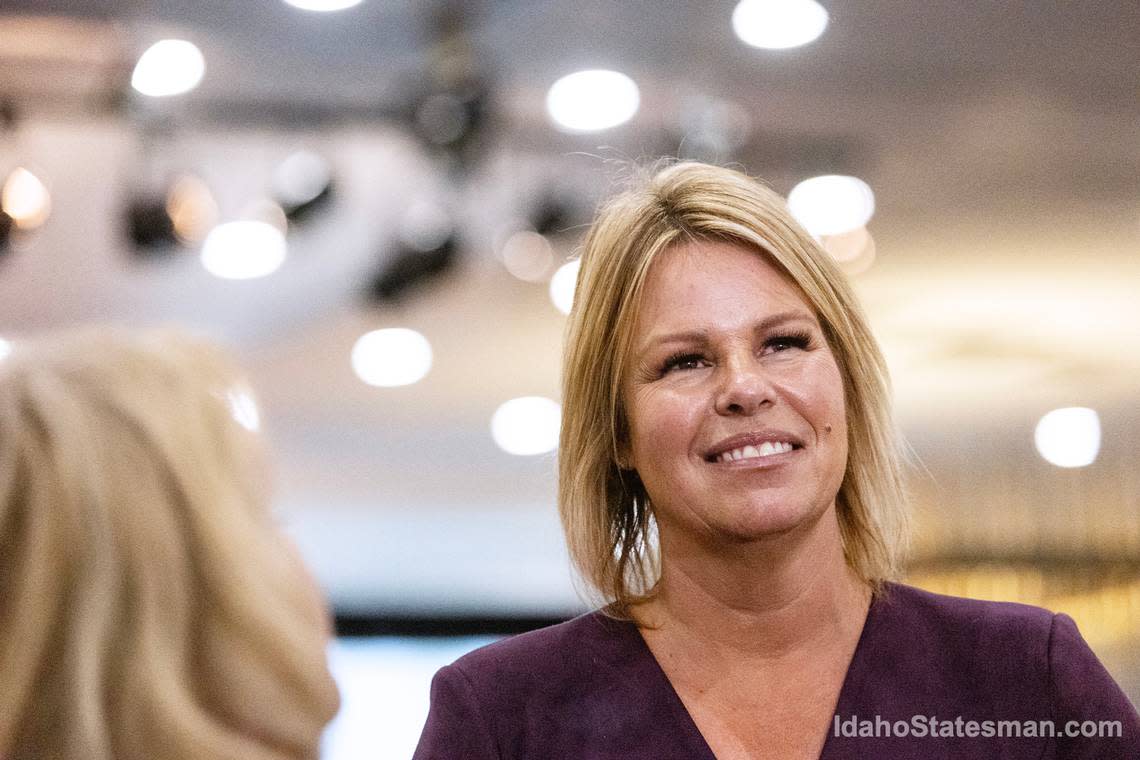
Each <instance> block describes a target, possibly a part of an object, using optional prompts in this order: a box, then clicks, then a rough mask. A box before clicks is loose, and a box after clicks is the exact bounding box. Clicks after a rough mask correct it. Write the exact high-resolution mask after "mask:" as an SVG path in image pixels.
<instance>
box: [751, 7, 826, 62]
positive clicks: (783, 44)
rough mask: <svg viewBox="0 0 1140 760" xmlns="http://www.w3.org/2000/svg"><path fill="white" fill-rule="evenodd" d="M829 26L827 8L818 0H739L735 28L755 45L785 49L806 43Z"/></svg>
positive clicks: (768, 48) (771, 48)
mask: <svg viewBox="0 0 1140 760" xmlns="http://www.w3.org/2000/svg"><path fill="white" fill-rule="evenodd" d="M826 28H827V11H826V10H825V9H824V7H823V6H822V5H820V4H819V3H817V2H815V0H740V2H739V3H737V5H736V9H735V10H734V11H733V12H732V29H733V31H734V32H736V36H737V37H739V38H740V41H741V42H743V43H745V44H746V45H751V46H752V47H758V48H765V49H767V50H783V49H786V48H794V47H799V46H800V45H806V44H807V43H809V42H811V41H812V40H814V39H816V38H817V37H819V35H821V34H823V30H824V29H826Z"/></svg>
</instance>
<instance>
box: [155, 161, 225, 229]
mask: <svg viewBox="0 0 1140 760" xmlns="http://www.w3.org/2000/svg"><path fill="white" fill-rule="evenodd" d="M166 215H167V217H168V218H169V219H170V226H171V231H172V232H173V233H174V235H175V236H176V237H177V238H178V240H180V241H181V242H183V243H196V242H198V241H200V240H202V239H203V238H205V237H206V234H207V233H208V232H209V230H210V229H211V228H212V227H213V226H214V225H215V224H217V221H218V204H217V202H216V201H215V200H214V196H213V194H212V193H211V192H210V188H209V187H207V186H206V183H205V182H203V181H202V180H200V179H198V178H197V177H194V176H190V175H186V176H184V177H181V178H179V180H178V181H177V182H175V183H174V185H173V186H172V187H171V188H170V192H168V193H167V194H166Z"/></svg>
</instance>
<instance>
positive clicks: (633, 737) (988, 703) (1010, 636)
mask: <svg viewBox="0 0 1140 760" xmlns="http://www.w3.org/2000/svg"><path fill="white" fill-rule="evenodd" d="M563 409H564V410H565V412H564V419H563V427H562V439H561V448H560V454H559V468H560V482H559V507H560V510H561V515H562V520H563V526H564V528H565V532H566V537H567V542H568V545H569V549H570V554H571V557H572V558H573V560H574V562H575V564H576V566H577V568H578V570H579V572H580V573H581V575H582V577H583V578H584V579H585V580H586V581H587V582H588V583H589V584H590V586H591V587H592V588H593V589H594V590H595V591H596V592H597V593H598V595H599V596H600V597H601V601H602V602H603V603H604V604H605V605H606V606H605V608H604V611H603V612H595V613H593V614H590V615H585V616H583V617H580V618H577V619H575V620H572V621H570V622H568V623H564V624H562V625H559V626H555V627H553V628H549V629H545V630H542V631H537V632H534V633H531V634H526V635H523V636H519V637H516V638H513V639H509V640H507V641H504V642H500V643H498V644H494V645H492V646H490V647H486V648H484V649H482V650H478V651H476V652H474V653H472V654H470V655H467V656H466V657H463V658H461V659H460V660H458V661H457V662H456V663H455V664H453V665H451V666H449V667H446V668H444V669H442V670H441V671H440V672H439V673H438V674H437V676H436V678H435V680H434V682H433V686H432V707H431V713H430V715H429V717H428V722H427V725H426V727H425V729H424V734H423V737H422V739H421V743H420V747H419V750H418V752H417V755H416V757H417V758H420V759H421V760H427V759H428V758H460V757H462V758H587V757H588V758H623V759H625V760H630V759H631V758H646V759H647V760H648V759H649V758H656V759H659V758H702V759H705V760H708V759H709V758H713V757H717V758H721V760H725V759H726V758H757V757H761V758H766V757H771V758H781V759H784V758H825V760H839V759H840V758H871V757H873V758H877V759H883V758H886V759H889V758H912V757H932V758H933V757H946V758H950V757H953V758H994V757H1003V758H1034V759H1035V760H1036V759H1038V758H1078V757H1080V758H1085V757H1087V758H1093V757H1096V758H1126V757H1127V758H1135V757H1140V718H1138V717H1137V714H1136V712H1135V710H1134V709H1133V708H1132V707H1131V705H1130V704H1129V703H1128V701H1127V699H1126V698H1125V697H1124V695H1123V694H1122V693H1121V691H1120V689H1119V688H1118V687H1117V686H1116V684H1115V683H1113V681H1112V679H1111V678H1110V677H1109V676H1108V674H1107V673H1106V672H1105V671H1104V669H1103V667H1101V665H1100V663H1099V662H1097V660H1096V658H1095V656H1094V655H1093V654H1092V652H1091V651H1090V650H1089V649H1088V647H1087V646H1086V645H1085V643H1084V641H1083V640H1082V639H1081V638H1080V635H1079V634H1078V633H1077V631H1076V628H1075V626H1074V625H1073V623H1072V621H1071V620H1070V619H1069V618H1067V617H1066V616H1064V615H1052V614H1051V613H1049V612H1046V611H1044V610H1040V609H1037V608H1032V607H1026V606H1022V605H1014V604H997V603H986V602H979V601H970V600H964V599H954V598H950V597H943V596H938V595H935V594H930V593H926V592H923V591H920V590H918V589H914V588H910V587H907V586H903V585H900V584H897V583H893V582H892V581H891V579H892V578H894V577H896V575H897V572H898V568H899V564H900V557H901V554H902V551H903V547H904V544H905V538H906V515H905V511H904V507H903V505H904V495H903V489H902V484H901V477H900V454H899V446H898V443H897V439H896V436H895V432H894V427H893V424H892V421H891V415H890V407H889V384H888V379H887V371H886V366H885V364H884V361H883V358H882V355H881V353H880V351H879V349H878V346H877V345H876V343H875V340H874V338H873V337H872V335H871V333H870V330H869V328H868V326H867V321H866V318H865V317H864V315H863V312H862V310H861V308H860V307H859V305H858V303H857V302H856V300H855V297H854V295H853V293H852V291H851V290H850V288H849V286H848V285H847V283H846V281H845V279H844V277H843V276H842V275H841V273H840V272H839V271H838V270H837V269H836V267H835V266H834V264H833V263H831V261H830V260H829V259H828V257H827V255H826V254H825V253H824V252H823V251H822V250H821V249H820V247H819V245H818V244H817V243H816V242H815V241H814V240H813V239H812V238H811V237H810V236H809V235H807V234H806V233H805V232H804V231H803V230H802V229H801V228H800V227H799V226H798V225H797V224H796V223H795V222H794V221H793V220H792V219H791V217H790V216H789V215H788V213H787V211H786V208H785V206H784V204H783V202H782V200H781V199H780V198H779V197H778V196H777V195H775V194H774V193H772V192H771V191H769V190H767V189H766V188H764V187H762V186H761V185H759V184H757V183H756V182H754V181H752V180H751V179H749V178H748V177H745V176H744V175H742V174H739V173H737V172H734V171H730V170H727V169H721V168H715V167H711V166H705V165H700V164H691V163H689V164H677V165H674V166H671V167H668V168H666V169H664V170H663V171H661V172H659V173H658V174H656V176H654V177H652V178H651V179H650V180H648V181H647V182H645V183H644V184H643V186H641V187H638V188H635V189H633V190H630V191H628V192H626V193H623V194H621V195H619V196H618V197H616V198H615V199H613V200H612V201H611V202H610V203H609V204H608V205H607V206H606V207H605V208H604V209H603V210H602V211H601V213H600V215H599V217H598V218H597V219H596V220H595V222H594V225H593V227H592V229H591V231H590V234H589V236H588V238H587V241H586V244H585V249H584V252H583V254H582V264H581V271H580V274H579V279H578V290H577V295H576V300H575V304H574V310H573V312H572V313H571V319H570V328H569V333H568V336H567V344H566V354H565V366H564V380H563ZM959 716H961V717H960V718H959ZM947 718H949V720H950V725H949V728H946V727H944V726H943V725H942V723H940V722H939V720H940V719H941V720H945V719H947ZM956 718H959V722H958V723H955V722H954V721H955V719H956ZM1088 719H1093V720H1105V721H1117V722H1119V727H1120V729H1121V732H1122V734H1123V737H1122V738H1114V739H1109V738H1104V739H1088V738H1076V739H1073V738H1068V737H1061V738H1057V737H1055V738H1041V737H1030V736H1026V735H1025V734H1028V733H1031V732H1032V733H1038V732H1037V730H1036V729H1037V728H1039V726H1036V725H1035V726H1034V729H1033V730H1032V731H1030V729H1028V728H1025V726H1023V725H1022V723H1021V721H1040V720H1052V721H1055V722H1056V724H1057V727H1058V730H1063V729H1064V727H1065V723H1066V722H1067V721H1070V720H1076V721H1083V720H1088ZM971 720H974V721H977V722H978V724H979V725H978V726H977V727H976V729H975V730H972V729H971V728H970V726H969V723H968V722H969V721H971ZM860 721H862V722H860ZM985 721H990V722H992V724H993V725H990V726H989V729H988V730H987V727H986V725H985V724H984V723H983V722H985ZM999 721H1010V722H1011V723H1016V727H1017V729H1018V731H1019V732H1020V733H1021V734H1023V735H1022V736H1021V737H1020V738H1010V737H1007V736H997V733H998V730H999V727H998V722H999ZM868 722H869V723H868ZM900 722H901V723H905V724H906V725H905V726H902V725H901V723H900ZM883 724H887V728H883ZM868 725H869V726H870V728H869V730H868ZM923 726H925V730H924V728H923ZM852 727H853V728H852ZM1013 728H1014V726H1012V725H1005V724H1002V726H1001V729H1000V730H1001V731H1002V732H1003V733H1011V732H1012V731H1013ZM904 731H905V733H906V735H905V736H902V735H901V734H903V732H904ZM990 733H992V734H993V735H992V736H991V735H987V734H990ZM849 734H851V735H849ZM868 734H870V735H868ZM876 734H877V735H876Z"/></svg>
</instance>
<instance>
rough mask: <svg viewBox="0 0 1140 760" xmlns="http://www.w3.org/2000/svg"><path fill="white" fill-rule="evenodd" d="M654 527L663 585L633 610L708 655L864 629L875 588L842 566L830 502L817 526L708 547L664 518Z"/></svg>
mask: <svg viewBox="0 0 1140 760" xmlns="http://www.w3.org/2000/svg"><path fill="white" fill-rule="evenodd" d="M660 535H661V569H662V572H661V581H660V585H659V587H658V589H659V593H658V594H657V596H655V597H654V598H653V599H652V600H651V601H649V602H646V603H645V604H643V605H641V606H639V607H637V608H635V609H634V611H633V612H634V617H635V618H636V620H637V621H638V623H639V624H640V625H642V626H643V627H647V628H651V629H657V630H658V631H659V632H660V633H661V634H663V635H666V636H669V637H670V638H673V639H675V640H682V641H683V640H691V641H692V642H694V644H695V643H697V642H699V643H700V645H701V646H702V647H704V648H710V649H711V650H713V651H708V654H710V655H714V656H715V654H716V653H717V652H719V653H721V654H723V655H725V656H731V657H740V656H746V657H749V658H759V659H760V660H769V659H771V660H779V659H783V658H784V657H786V656H789V655H795V654H796V653H804V652H810V651H812V650H814V649H815V648H816V647H817V646H824V647H827V646H831V645H833V644H834V643H835V642H836V641H837V640H840V641H851V640H853V639H857V638H858V636H859V633H860V631H861V630H862V627H863V623H864V621H865V619H866V615H867V610H868V607H869V604H870V598H871V591H870V588H869V587H868V585H867V584H866V583H864V582H863V581H862V580H860V579H859V578H858V577H857V576H856V575H855V573H854V572H853V571H852V570H851V569H850V568H849V567H848V566H847V563H846V560H845V559H844V556H843V546H842V541H841V539H840V534H839V525H838V521H837V518H836V514H835V507H834V505H833V506H831V507H830V508H828V509H827V510H826V511H825V512H824V513H823V514H822V515H821V516H820V518H819V519H818V520H816V521H815V522H814V524H811V525H808V526H803V527H802V528H801V529H800V530H797V531H791V532H788V533H785V534H782V535H779V536H769V537H765V538H762V539H758V540H757V541H754V542H747V543H743V542H734V543H730V544H727V545H725V544H719V545H714V544H712V543H710V542H702V541H696V540H690V539H689V538H688V537H686V536H685V535H684V534H680V535H678V534H675V533H674V532H672V531H669V530H668V527H667V526H662V527H661V528H660ZM706 651H707V650H706Z"/></svg>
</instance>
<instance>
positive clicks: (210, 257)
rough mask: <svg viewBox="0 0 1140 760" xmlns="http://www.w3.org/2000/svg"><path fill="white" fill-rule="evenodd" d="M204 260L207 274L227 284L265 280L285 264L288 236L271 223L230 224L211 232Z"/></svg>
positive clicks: (248, 222) (203, 252) (246, 221)
mask: <svg viewBox="0 0 1140 760" xmlns="http://www.w3.org/2000/svg"><path fill="white" fill-rule="evenodd" d="M201 258H202V266H204V267H205V268H206V271H208V272H209V273H210V274H212V275H214V276H215V277H221V278H222V279H225V280H250V279H253V278H256V277H265V276H266V275H268V274H272V273H273V272H276V271H277V269H278V268H279V267H280V266H281V264H282V263H283V262H284V261H285V235H284V234H283V233H282V232H281V230H280V229H278V228H277V227H275V226H274V225H272V224H269V223H268V222H261V221H250V220H242V221H238V222H226V223H225V224H219V225H218V226H217V227H215V228H214V229H212V230H210V234H209V235H207V236H206V242H205V243H203V244H202V256H201Z"/></svg>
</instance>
